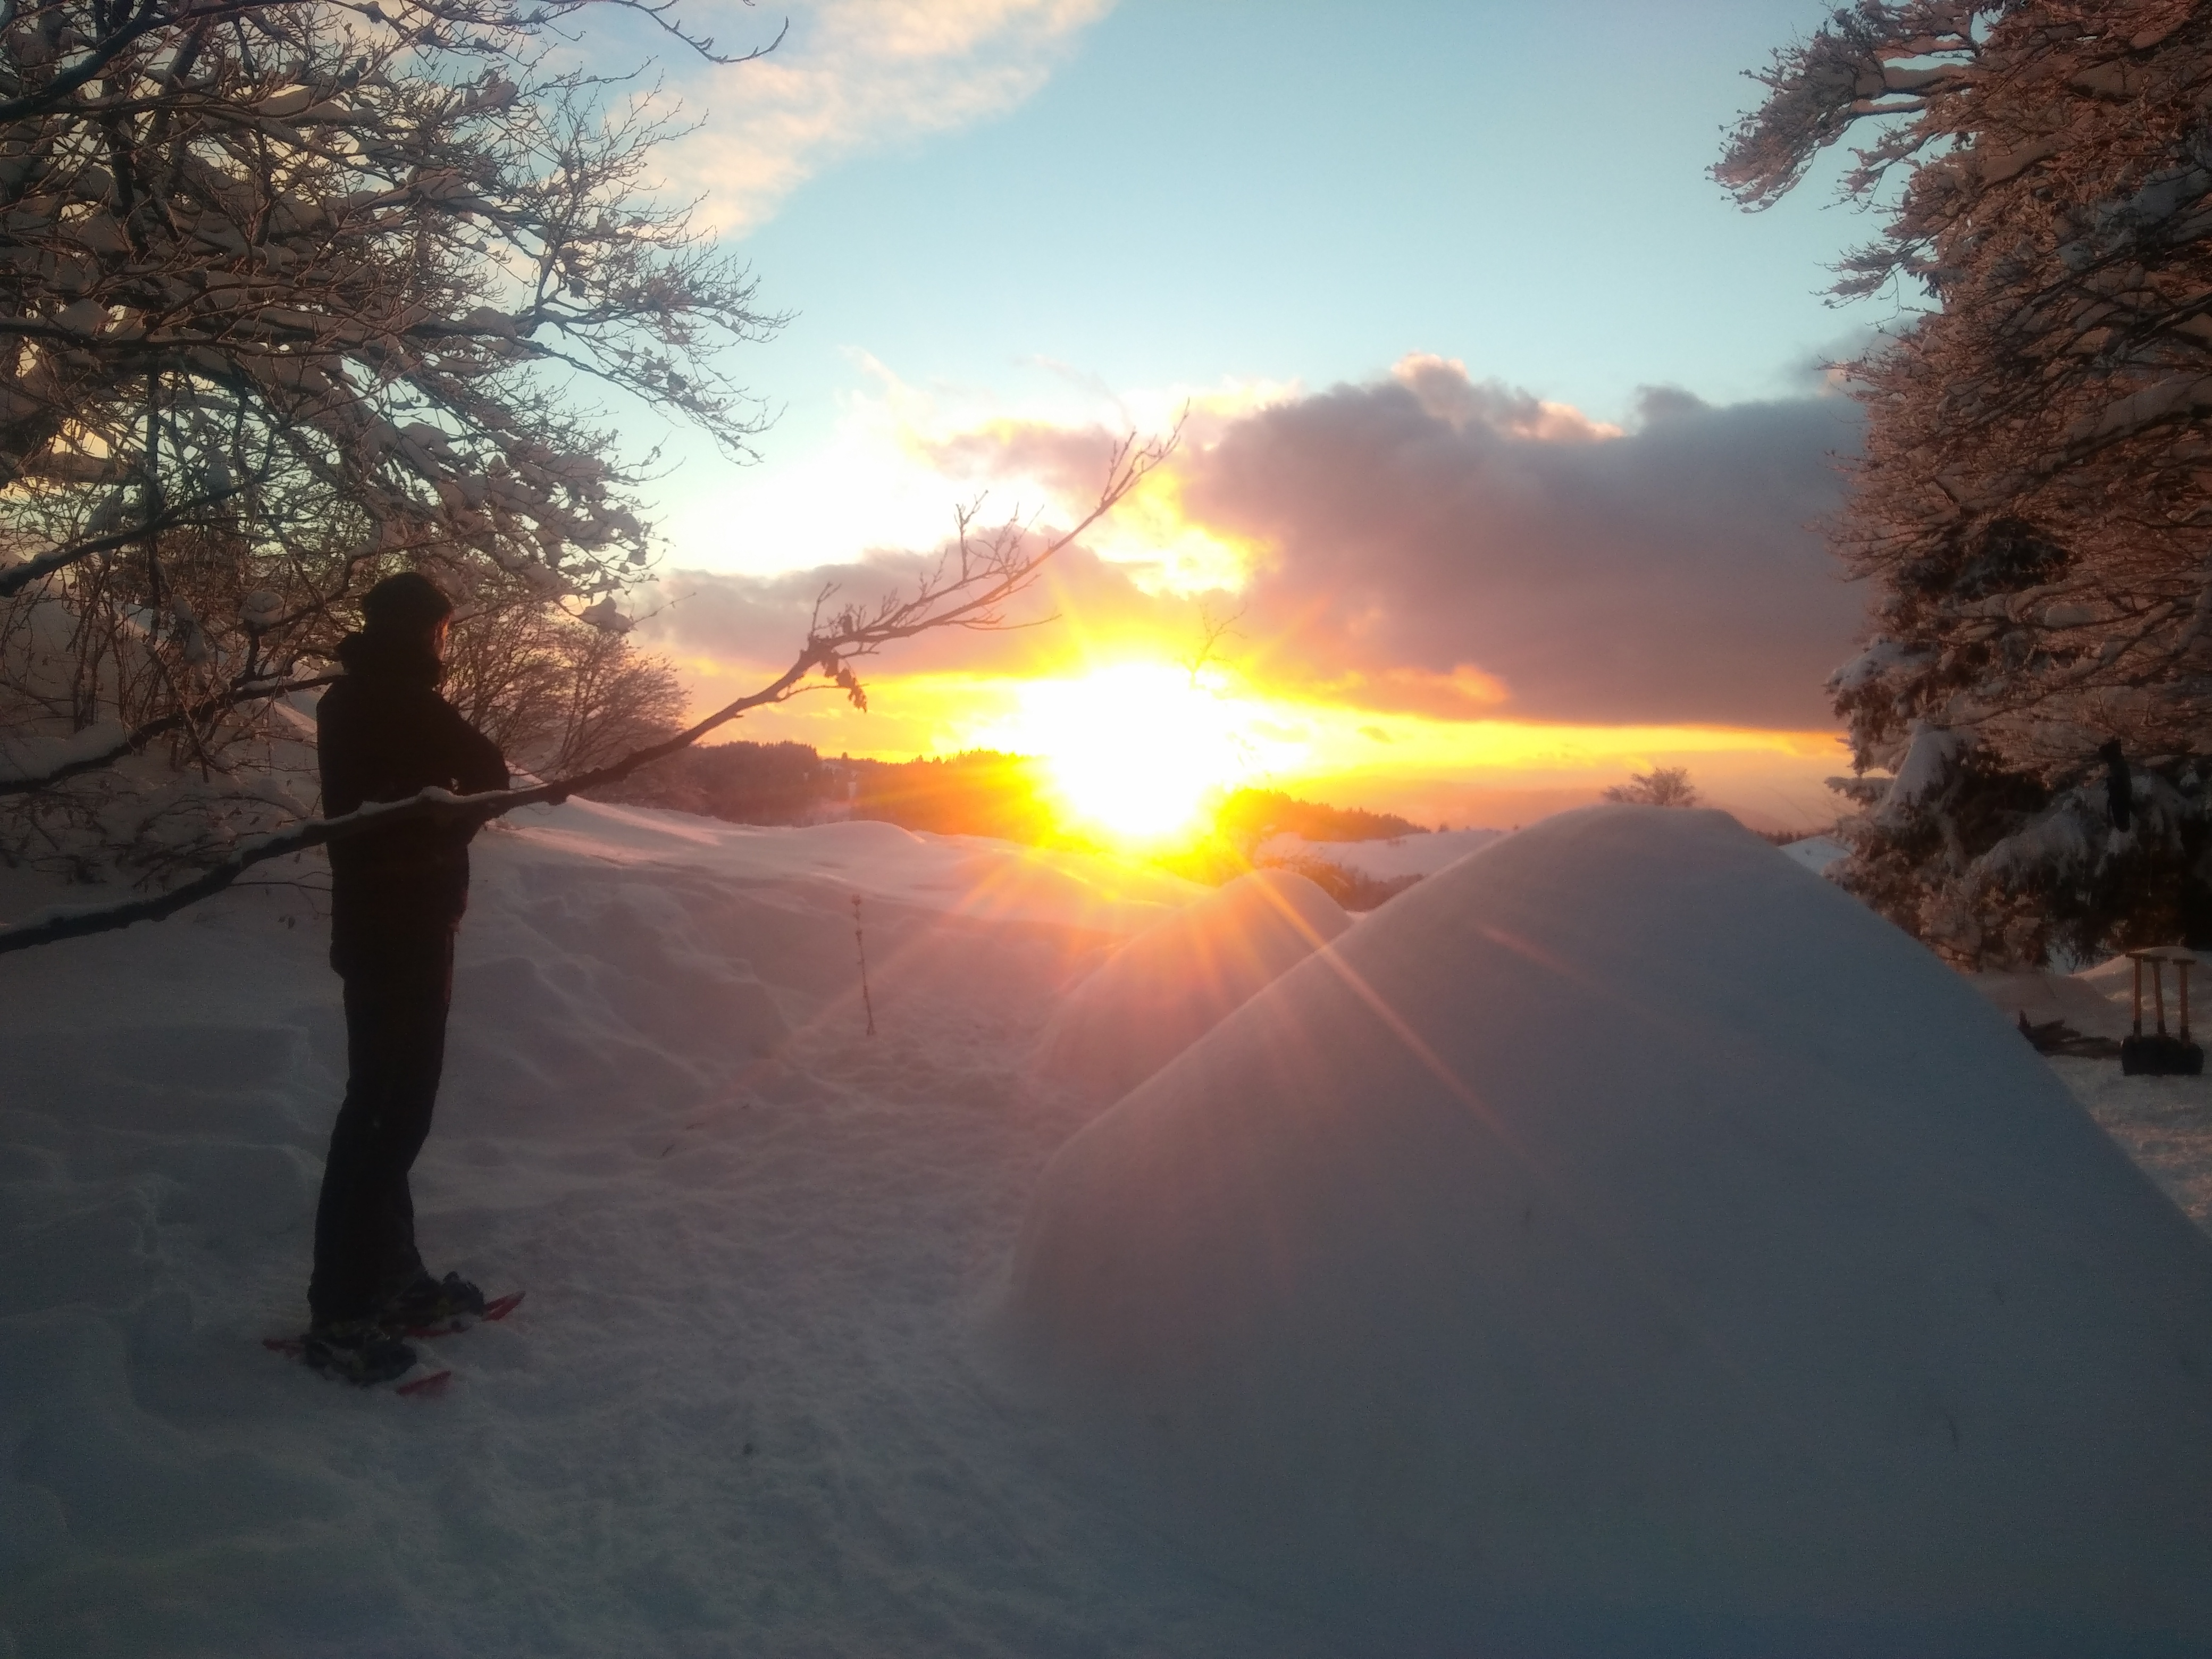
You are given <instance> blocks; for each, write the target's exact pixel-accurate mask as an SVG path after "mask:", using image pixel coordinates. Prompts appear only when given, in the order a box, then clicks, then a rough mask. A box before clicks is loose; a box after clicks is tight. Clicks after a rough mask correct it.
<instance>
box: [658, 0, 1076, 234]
mask: <svg viewBox="0 0 2212 1659" xmlns="http://www.w3.org/2000/svg"><path fill="white" fill-rule="evenodd" d="M1111 9H1113V0H814V3H811V4H806V3H801V4H797V5H794V6H793V7H791V8H790V17H791V27H790V30H789V33H787V35H786V37H785V39H784V40H783V42H782V44H781V45H780V46H777V47H776V49H775V51H774V52H770V53H769V54H768V55H767V56H766V57H763V58H757V59H755V60H754V61H752V62H750V63H745V64H734V65H730V66H726V67H720V68H717V69H714V70H710V71H708V72H706V73H705V74H704V75H703V76H694V77H687V79H686V80H685V81H684V82H683V83H681V84H680V85H679V86H678V91H679V92H680V94H682V96H683V98H684V103H685V104H686V106H688V107H690V109H692V110H693V111H694V112H696V113H697V114H698V115H699V116H700V118H702V123H703V125H702V127H701V129H700V130H699V131H697V132H696V133H695V134H694V135H692V136H691V137H689V138H687V139H685V140H684V141H683V143H680V144H679V145H678V147H677V148H676V149H675V151H674V153H673V155H672V156H671V162H670V170H671V174H672V175H673V179H672V182H673V183H674V184H675V185H677V187H678V189H679V190H680V191H684V192H686V193H690V192H698V193H702V194H703V196H704V197H705V201H704V207H703V212H702V217H703V218H704V219H705V221H706V222H708V223H709V224H711V225H712V226H714V228H718V229H721V230H726V231H731V232H735V233H738V234H743V233H744V231H747V230H750V229H751V228H754V227H756V226H757V225H759V224H761V223H763V222H765V221H766V220H768V219H769V218H770V217H772V216H774V214H775V210H776V209H777V207H778V206H779V205H781V203H782V202H783V200H784V198H785V197H787V196H789V195H790V194H791V192H792V191H794V190H796V189H797V188H798V187H799V185H802V184H804V183H805V181H806V180H807V179H810V178H811V177H812V176H813V175H815V174H816V173H819V172H821V171H822V170H823V168H824V167H828V166H829V165H831V164H832V163H834V162H835V161H838V160H839V159H841V158H842V157H844V156H847V155H854V154H858V153H860V152H862V151H866V150H871V149H883V148H884V147H886V146H889V145H892V144H896V143H905V142H909V141H911V140H914V139H917V138H922V137H927V136H929V135H931V134H933V133H939V132H948V131H955V130H957V129H958V128H961V127H965V126H970V125H975V123H977V122H980V121H987V120H991V119H993V118H996V117H999V116H1001V115H1004V114H1006V113H1007V112H1010V111H1012V110H1014V109H1016V108H1018V107H1019V106H1021V105H1022V104H1024V102H1026V101H1027V100H1029V99H1030V98H1031V97H1032V96H1034V95H1035V94H1036V92H1037V91H1038V90H1039V89H1040V88H1042V87H1043V86H1044V84H1045V82H1047V81H1048V80H1049V79H1050V78H1051V76H1052V74H1053V71H1054V70H1055V69H1056V68H1058V67H1059V65H1060V64H1061V63H1062V62H1063V61H1065V59H1066V57H1067V56H1068V54H1069V53H1070V52H1072V51H1073V47H1074V46H1075V44H1076V41H1077V40H1078V39H1079V37H1080V36H1081V34H1082V33H1083V31H1084V30H1085V29H1086V28H1088V27H1090V26H1091V24H1092V23H1095V22H1096V21H1098V20H1099V19H1100V18H1101V17H1103V16H1104V15H1106V14H1107V13H1108V12H1109V11H1110V10H1111ZM725 44H726V46H732V47H736V48H738V49H742V48H743V46H744V45H747V44H750V42H749V41H747V42H739V41H737V40H734V39H732V40H731V41H729V42H726V43H725Z"/></svg>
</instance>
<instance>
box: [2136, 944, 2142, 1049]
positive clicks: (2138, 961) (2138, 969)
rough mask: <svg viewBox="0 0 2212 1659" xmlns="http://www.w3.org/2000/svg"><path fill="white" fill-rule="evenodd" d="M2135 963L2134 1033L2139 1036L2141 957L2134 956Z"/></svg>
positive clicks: (2140, 1032) (2140, 1030) (2140, 1031)
mask: <svg viewBox="0 0 2212 1659" xmlns="http://www.w3.org/2000/svg"><path fill="white" fill-rule="evenodd" d="M2135 964H2136V1036H2142V957H2136V958H2135Z"/></svg>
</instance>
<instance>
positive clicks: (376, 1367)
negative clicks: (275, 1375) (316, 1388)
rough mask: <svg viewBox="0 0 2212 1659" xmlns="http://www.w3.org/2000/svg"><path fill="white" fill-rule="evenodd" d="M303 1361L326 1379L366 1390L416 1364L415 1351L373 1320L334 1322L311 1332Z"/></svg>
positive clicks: (323, 1323)
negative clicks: (336, 1378) (327, 1377)
mask: <svg viewBox="0 0 2212 1659" xmlns="http://www.w3.org/2000/svg"><path fill="white" fill-rule="evenodd" d="M300 1358H301V1362H302V1363H303V1364H306V1365H307V1367H308V1368H309V1369H311V1370H318V1371H320V1372H321V1373H322V1374H323V1375H324V1376H335V1377H339V1378H342V1379H343V1381H345V1382H348V1383H356V1384H357V1385H359V1386H361V1387H362V1388H366V1387H368V1384H370V1383H389V1382H390V1381H391V1380H392V1378H393V1377H395V1376H403V1375H404V1374H405V1373H406V1371H407V1370H409V1369H410V1368H411V1367H412V1366H413V1365H414V1364H415V1350H414V1349H412V1348H410V1347H409V1346H407V1345H406V1344H405V1343H404V1342H402V1341H401V1340H399V1339H398V1337H396V1336H393V1335H392V1334H391V1333H390V1332H388V1331H386V1329H385V1328H383V1327H382V1326H380V1325H379V1324H378V1323H377V1322H375V1321H374V1320H373V1319H333V1320H328V1321H319V1322H317V1323H316V1324H315V1325H314V1327H313V1328H312V1329H310V1330H309V1331H308V1333H307V1337H306V1339H305V1340H303V1341H302V1343H301V1349H300Z"/></svg>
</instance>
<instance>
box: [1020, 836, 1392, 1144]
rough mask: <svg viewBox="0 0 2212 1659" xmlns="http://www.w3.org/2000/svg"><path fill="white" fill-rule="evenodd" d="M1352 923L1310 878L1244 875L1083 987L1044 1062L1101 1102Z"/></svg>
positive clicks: (1046, 1071) (1160, 926) (1051, 1030)
mask: <svg viewBox="0 0 2212 1659" xmlns="http://www.w3.org/2000/svg"><path fill="white" fill-rule="evenodd" d="M1351 925H1352V919H1351V917H1349V916H1347V915H1345V913H1344V911H1343V910H1342V909H1341V908H1339V906H1338V904H1337V902H1336V901H1335V900H1334V899H1332V898H1331V897H1329V896H1328V894H1326V893H1324V892H1322V890H1321V889H1320V888H1318V887H1316V886H1315V885H1314V884H1313V883H1311V882H1310V881H1308V880H1307V879H1306V878H1304V876H1298V875H1292V874H1291V873H1290V872H1288V871H1284V870H1255V871H1252V872H1249V874H1246V875H1242V876H1239V877H1237V879H1236V880H1234V881H1232V882H1230V883H1228V884H1226V885H1225V886H1223V887H1221V888H1218V889H1217V890H1215V891H1213V892H1212V893H1209V894H1207V895H1206V896H1205V897H1204V898H1202V899H1200V900H1199V901H1198V902H1196V903H1194V904H1193V905H1191V906H1190V907H1189V908H1188V909H1184V910H1181V911H1178V912H1176V913H1175V914H1174V915H1170V916H1169V917H1167V918H1166V919H1165V920H1164V921H1158V922H1156V923H1154V924H1153V925H1152V927H1150V928H1149V929H1147V930H1146V932H1144V933H1140V934H1139V935H1138V936H1137V937H1136V938H1135V939H1132V940H1130V941H1129V943H1128V944H1127V945H1123V946H1122V947H1121V950H1120V951H1116V952H1115V954H1114V955H1113V956H1111V957H1108V958H1107V960H1106V962H1105V963H1103V965H1102V966H1100V967H1099V968H1098V969H1097V970H1096V971H1095V972H1094V973H1092V974H1091V976H1090V977H1089V978H1087V979H1085V981H1083V982H1082V983H1081V984H1079V985H1078V986H1077V987H1075V989H1074V991H1073V993H1071V994H1070V995H1069V996H1068V999H1067V1000H1066V1002H1065V1003H1064V1004H1063V1005H1062V1006H1061V1007H1060V1012H1059V1013H1058V1014H1057V1015H1055V1016H1054V1019H1053V1023H1052V1024H1051V1025H1050V1026H1048V1028H1047V1029H1046V1031H1045V1034H1044V1036H1043V1039H1042V1041H1041V1042H1039V1044H1038V1069H1039V1071H1040V1072H1041V1073H1042V1074H1043V1075H1045V1076H1047V1077H1049V1078H1052V1079H1054V1080H1056V1081H1059V1082H1061V1083H1065V1084H1066V1085H1071V1086H1072V1087H1073V1088H1074V1089H1076V1090H1077V1091H1079V1092H1080V1093H1083V1094H1086V1095H1088V1096H1090V1097H1091V1098H1092V1099H1095V1100H1110V1099H1112V1098H1114V1097H1116V1096H1119V1095H1121V1094H1124V1093H1126V1092H1127V1091H1129V1090H1130V1089H1132V1088H1133V1087H1134V1086H1135V1085H1138V1084H1139V1083H1141V1082H1143V1081H1144V1080H1145V1079H1146V1078H1148V1077H1150V1076H1151V1075H1152V1073H1154V1072H1157V1071H1158V1070H1159V1069H1160V1067H1161V1066H1164V1065H1166V1064H1167V1063H1168V1061H1170V1060H1173V1059H1174V1058H1175V1057H1176V1055H1177V1054H1180V1053H1182V1051H1183V1050H1184V1049H1185V1048H1188V1047H1189V1046H1190V1045H1191V1044H1192V1043H1194V1042H1196V1041H1197V1040H1198V1039H1199V1038H1200V1037H1201V1036H1205V1035H1206V1032H1208V1031H1210V1030H1212V1029H1213V1028H1214V1027H1215V1026H1216V1025H1218V1024H1220V1023H1221V1022H1222V1020H1223V1019H1225V1018H1227V1017H1228V1016H1229V1015H1230V1014H1231V1013H1233V1012H1236V1010H1237V1008H1238V1007H1239V1006H1242V1005H1243V1003H1244V1002H1246V1001H1247V1000H1249V998H1250V997H1251V996H1252V994H1254V993H1255V992H1256V991H1258V990H1260V989H1261V987H1264V986H1266V985H1267V984H1268V983H1269V982H1271V981H1273V980H1275V979H1276V978H1278V977H1279V976H1280V975H1282V974H1283V972H1284V971H1285V969H1290V968H1292V967H1294V966H1296V965H1297V963H1300V962H1302V961H1304V959H1305V958H1306V957H1309V956H1310V955H1311V954H1312V953H1313V952H1314V951H1317V950H1319V949H1320V948H1321V947H1322V945H1326V944H1327V943H1328V941H1329V940H1331V939H1334V938H1335V937H1336V936H1337V935H1338V934H1339V933H1342V932H1343V931H1344V930H1345V929H1346V927H1350V926H1351Z"/></svg>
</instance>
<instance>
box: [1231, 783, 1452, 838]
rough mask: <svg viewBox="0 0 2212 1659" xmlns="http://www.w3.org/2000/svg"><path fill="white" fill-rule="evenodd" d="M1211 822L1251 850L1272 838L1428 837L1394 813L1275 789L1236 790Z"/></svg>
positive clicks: (1415, 824)
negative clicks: (1323, 802)
mask: <svg viewBox="0 0 2212 1659" xmlns="http://www.w3.org/2000/svg"><path fill="white" fill-rule="evenodd" d="M1214 822H1215V823H1216V825H1217V827H1218V829H1219V830H1220V832H1221V833H1222V834H1223V835H1225V836H1228V837H1229V838H1230V839H1231V840H1232V841H1237V842H1244V843H1246V844H1248V845H1250V846H1256V845H1258V844H1259V843H1260V842H1263V841H1265V840H1267V837H1268V836H1303V837H1304V839H1306V840H1307V841H1395V840H1397V838H1398V837H1399V836H1425V835H1426V834H1428V830H1427V829H1425V827H1424V826H1423V825H1420V824H1418V823H1412V822H1410V821H1408V820H1407V819H1405V818H1401V817H1399V816H1398V815H1397V814H1396V813H1395V812H1370V811H1367V810H1366V809H1364V807H1358V806H1323V805H1321V804H1320V803H1318V802H1316V801H1310V800H1299V799H1297V798H1296V797H1294V796H1291V795H1286V794H1285V793H1283V792H1282V791H1281V790H1279V789H1239V790H1238V791H1237V793H1235V794H1233V795H1231V796H1230V798H1229V799H1227V800H1225V801H1224V802H1223V803H1222V804H1221V811H1220V812H1219V813H1218V815H1217V817H1216V818H1215V820H1214Z"/></svg>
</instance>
